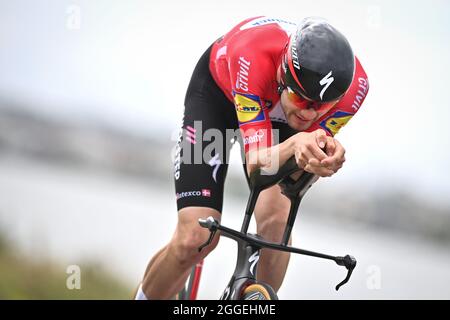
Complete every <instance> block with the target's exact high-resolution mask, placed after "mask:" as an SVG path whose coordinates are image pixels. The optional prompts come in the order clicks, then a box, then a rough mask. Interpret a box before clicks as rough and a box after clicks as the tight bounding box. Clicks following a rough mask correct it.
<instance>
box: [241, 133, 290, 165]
mask: <svg viewBox="0 0 450 320" xmlns="http://www.w3.org/2000/svg"><path fill="white" fill-rule="evenodd" d="M291 138H292V137H291ZM291 138H289V139H287V140H285V141H283V142H282V143H280V144H277V145H275V146H272V147H270V148H264V149H255V150H250V151H249V152H247V153H246V155H245V157H246V161H247V172H248V173H249V174H250V173H251V172H253V171H254V170H256V169H258V168H273V166H277V165H278V166H282V165H283V164H284V163H285V162H286V161H287V160H288V159H289V158H290V157H292V156H293V155H294V152H295V151H294V150H295V149H294V140H293V139H291Z"/></svg>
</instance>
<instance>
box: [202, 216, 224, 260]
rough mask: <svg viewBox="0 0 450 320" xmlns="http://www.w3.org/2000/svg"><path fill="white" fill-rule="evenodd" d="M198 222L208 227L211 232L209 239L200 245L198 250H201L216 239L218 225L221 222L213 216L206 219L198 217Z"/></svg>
mask: <svg viewBox="0 0 450 320" xmlns="http://www.w3.org/2000/svg"><path fill="white" fill-rule="evenodd" d="M198 223H199V224H200V226H202V227H203V228H207V229H208V230H209V231H210V232H211V233H210V234H209V238H208V240H206V242H205V243H204V244H202V245H201V246H200V247H198V252H201V251H202V250H203V248H204V247H206V246H208V245H210V244H211V242H212V240H213V239H214V236H215V235H216V232H217V227H218V226H219V222H218V221H217V220H216V219H214V218H213V217H211V216H210V217H208V218H206V219H198Z"/></svg>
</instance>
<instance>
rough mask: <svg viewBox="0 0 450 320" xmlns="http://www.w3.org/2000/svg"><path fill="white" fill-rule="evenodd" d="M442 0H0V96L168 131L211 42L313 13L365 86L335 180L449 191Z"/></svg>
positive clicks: (441, 194)
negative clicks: (246, 27) (267, 20)
mask: <svg viewBox="0 0 450 320" xmlns="http://www.w3.org/2000/svg"><path fill="white" fill-rule="evenodd" d="M449 3H450V2H448V1H444V0H443V1H421V2H417V1H376V0H373V1H357V0H355V1H349V0H345V1H332V0H330V1H282V0H281V1H280V0H279V1H276V2H274V1H270V2H269V1H261V0H258V1H238V0H229V1H227V2H216V1H210V0H202V1H181V0H176V1H161V0H156V1H155V0H151V1H144V0H143V1H137V0H127V1H111V0H102V1H100V0H86V1H42V0H41V1H33V0H28V1H23V0H14V1H7V0H0V45H1V50H0V97H3V98H8V99H15V100H17V101H23V102H26V103H28V104H30V105H32V106H35V107H36V108H39V110H42V112H46V113H51V114H57V115H62V116H67V115H69V116H81V117H88V118H94V119H102V120H103V121H106V122H109V123H113V124H115V125H118V126H121V127H124V128H127V129H133V130H138V131H143V132H147V133H148V134H154V132H155V130H157V129H158V128H161V127H163V128H164V129H167V131H168V132H170V131H173V130H175V129H176V128H177V126H178V125H179V123H180V122H181V117H182V111H183V100H184V95H185V91H186V87H187V84H188V81H189V79H190V76H191V74H192V70H193V68H194V66H195V64H196V62H197V60H198V58H199V57H200V55H201V54H202V53H203V51H204V50H205V49H206V48H207V47H208V45H209V44H210V43H211V42H212V41H213V40H215V39H216V38H217V37H219V36H220V35H221V34H223V33H225V32H226V31H227V30H229V29H230V28H231V27H232V26H233V25H235V24H236V23H238V22H239V21H241V20H243V19H245V18H247V17H251V16H257V15H268V16H272V17H279V18H286V19H289V20H292V21H299V20H301V19H302V18H304V17H306V16H311V15H314V16H322V17H325V18H327V19H328V20H329V21H330V22H331V23H332V24H333V25H335V26H336V27H337V28H338V29H340V30H341V32H342V33H344V34H345V35H346V36H347V38H348V39H349V41H350V43H351V44H352V47H353V49H354V52H355V53H356V55H357V56H358V57H359V58H360V61H361V63H362V65H363V66H364V68H365V70H366V71H367V74H368V77H369V81H370V86H371V88H370V93H369V95H368V97H367V99H366V101H365V103H364V105H363V107H362V108H361V109H360V111H359V112H358V114H357V115H356V116H355V117H354V118H353V119H352V120H351V121H350V122H349V124H348V125H347V126H346V127H345V128H344V129H343V130H342V131H341V132H340V133H339V135H338V136H337V138H338V139H339V140H340V141H341V142H342V143H343V145H344V146H345V147H346V149H347V159H348V161H347V162H346V165H345V167H344V169H342V174H341V175H339V176H336V178H333V179H336V181H341V182H346V181H349V182H352V183H355V182H357V183H358V182H360V183H361V185H364V186H372V187H378V188H379V187H384V181H386V179H389V182H386V183H390V184H393V185H395V186H397V187H399V188H405V189H415V190H416V191H418V192H420V193H423V194H424V195H426V196H433V197H434V199H437V200H439V199H441V200H442V199H444V201H449V200H448V194H449V193H450V173H449V172H450V170H449V169H448V167H449V164H450V151H449V148H450V143H449V137H450V129H449V127H448V122H449V119H450V111H449V107H450V98H449V96H447V95H446V93H447V92H448V91H447V90H448V89H447V86H448V84H447V82H448V80H447V75H448V74H449V71H450V68H449V53H450V50H449V39H450V37H449V35H450V26H449V22H448V20H449V19H448V17H449V13H450V10H449V9H450V5H449ZM239 170H240V168H239ZM330 181H331V180H330Z"/></svg>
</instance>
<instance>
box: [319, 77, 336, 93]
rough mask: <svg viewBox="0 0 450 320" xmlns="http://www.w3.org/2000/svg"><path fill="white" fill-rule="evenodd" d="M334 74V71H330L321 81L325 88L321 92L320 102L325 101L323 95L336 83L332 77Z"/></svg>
mask: <svg viewBox="0 0 450 320" xmlns="http://www.w3.org/2000/svg"><path fill="white" fill-rule="evenodd" d="M332 73H333V71H330V72H329V73H328V74H327V75H326V76H325V77H323V78H322V80H320V81H319V83H320V85H321V86H325V87H323V88H322V91H320V100H323V94H324V93H325V91H327V89H328V87H329V86H330V85H331V84H332V83H333V81H334V78H333V77H332V76H331V74H332Z"/></svg>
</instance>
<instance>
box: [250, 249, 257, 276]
mask: <svg viewBox="0 0 450 320" xmlns="http://www.w3.org/2000/svg"><path fill="white" fill-rule="evenodd" d="M258 261H259V252H258V251H256V252H255V253H254V254H252V255H251V256H250V258H249V259H248V262H250V263H251V265H250V273H251V274H252V275H255V274H254V273H253V272H254V271H255V267H256V265H257V264H258Z"/></svg>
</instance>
